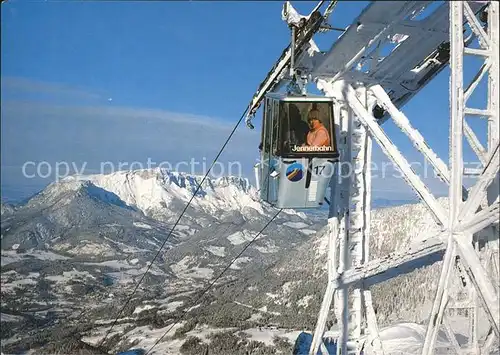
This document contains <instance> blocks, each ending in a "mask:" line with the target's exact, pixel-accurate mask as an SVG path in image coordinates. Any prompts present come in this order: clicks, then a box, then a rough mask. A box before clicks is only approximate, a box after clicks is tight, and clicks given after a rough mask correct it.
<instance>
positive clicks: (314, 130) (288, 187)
mask: <svg viewBox="0 0 500 355" xmlns="http://www.w3.org/2000/svg"><path fill="white" fill-rule="evenodd" d="M263 116H264V119H263V123H262V136H261V138H262V141H261V146H260V147H259V149H260V151H261V160H260V163H259V164H257V166H256V175H257V176H256V178H257V181H259V188H260V197H261V199H262V200H264V201H266V202H268V203H270V204H271V205H273V206H276V207H279V208H317V207H320V206H321V205H322V204H323V201H324V198H325V193H326V189H327V187H328V184H329V182H330V178H331V177H332V175H333V171H334V169H333V167H334V163H335V162H337V161H338V159H339V152H338V150H337V142H336V138H335V117H334V114H333V101H332V99H331V98H328V97H324V96H309V95H308V96H290V95H285V94H277V93H271V94H268V95H266V97H265V101H264V113H263Z"/></svg>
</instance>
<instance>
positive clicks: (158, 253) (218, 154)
mask: <svg viewBox="0 0 500 355" xmlns="http://www.w3.org/2000/svg"><path fill="white" fill-rule="evenodd" d="M247 111H248V108H247V109H245V111H244V112H243V114H242V115H241V117H240V119H239V120H238V122H237V123H236V125H235V126H234V128H233V130H232V131H231V133H230V134H229V136H228V137H227V139H226V141H225V142H224V144H223V145H222V147H221V149H220V150H219V152H218V153H217V155H216V157H215V158H214V160H213V162H212V164H211V165H210V167H209V168H208V170H207V172H206V173H205V176H203V179H202V180H201V182H200V183H199V184H198V186H197V187H196V190H195V191H194V192H193V196H191V198H190V200H189V201H188V203H187V204H186V206H185V207H184V209H183V210H182V212H181V214H180V215H179V217H178V218H177V220H176V221H175V223H174V226H173V227H172V229H171V230H170V232H169V233H168V235H167V237H166V238H165V240H164V241H163V243H162V245H161V247H160V249H159V250H158V252H157V253H156V255H155V256H154V258H153V260H151V262H150V263H149V265H148V267H147V269H146V271H145V272H144V274H142V276H141V278H140V279H139V282H137V284H136V285H135V287H134V290H133V291H132V292H131V293H130V295H129V296H128V297H127V301H126V302H125V303H124V304H123V306H122V308H121V309H120V311H119V312H118V314H117V315H116V317H115V320H114V321H113V324H112V325H111V327H110V328H109V329H108V331H107V332H106V335H105V336H104V338H102V340H101V341H100V342H99V345H98V347H100V346H102V344H103V343H104V341H105V340H106V339H107V337H108V336H109V334H110V333H111V330H113V327H114V326H115V325H116V322H117V321H118V318H120V315H121V314H122V313H123V310H124V309H125V307H127V305H128V304H129V302H130V300H131V299H132V297H133V296H134V294H135V292H136V291H137V289H138V288H139V285H140V284H141V283H142V281H143V280H144V278H145V277H146V275H147V273H148V272H149V270H150V269H151V266H153V263H154V262H155V260H156V259H157V258H158V256H159V255H160V252H161V251H162V249H163V248H164V247H165V244H166V243H167V241H168V240H169V238H170V236H171V235H172V233H173V231H174V229H175V227H177V225H178V224H179V221H180V220H181V218H182V216H184V213H185V212H186V210H187V209H188V207H189V206H190V205H191V202H193V199H194V198H195V197H196V194H197V193H198V191H199V190H200V188H201V186H202V185H203V183H204V182H205V180H206V179H207V177H208V174H210V171H211V170H212V168H213V166H214V164H215V163H216V162H217V160H218V159H219V157H220V155H221V154H222V152H223V151H224V149H225V148H226V146H227V144H228V143H229V141H230V140H231V138H232V136H233V134H234V132H236V129H237V128H238V126H239V125H240V123H241V121H243V118H245V115H246V113H247Z"/></svg>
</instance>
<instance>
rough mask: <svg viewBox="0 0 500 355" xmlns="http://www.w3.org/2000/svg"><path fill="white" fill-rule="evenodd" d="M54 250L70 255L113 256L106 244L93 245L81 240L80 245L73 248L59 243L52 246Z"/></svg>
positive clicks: (110, 248) (113, 253)
mask: <svg viewBox="0 0 500 355" xmlns="http://www.w3.org/2000/svg"><path fill="white" fill-rule="evenodd" d="M54 249H56V250H64V251H66V252H68V253H71V254H76V255H78V254H85V255H99V256H113V255H115V252H114V251H113V248H112V247H111V246H110V245H109V244H106V243H94V242H91V241H89V240H81V241H80V244H79V245H77V246H75V247H73V246H72V245H71V244H66V243H61V244H58V245H55V246H54Z"/></svg>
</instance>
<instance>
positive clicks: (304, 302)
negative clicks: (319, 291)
mask: <svg viewBox="0 0 500 355" xmlns="http://www.w3.org/2000/svg"><path fill="white" fill-rule="evenodd" d="M312 299H313V296H312V295H307V296H304V297H302V298H301V299H300V300H298V301H297V305H298V306H302V307H304V308H307V307H308V306H309V301H311V300H312Z"/></svg>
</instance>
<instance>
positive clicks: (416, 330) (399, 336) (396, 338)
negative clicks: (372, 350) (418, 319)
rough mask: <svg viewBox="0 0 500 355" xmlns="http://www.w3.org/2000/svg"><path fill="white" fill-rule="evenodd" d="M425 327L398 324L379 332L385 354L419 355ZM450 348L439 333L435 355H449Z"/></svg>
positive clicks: (444, 337) (445, 339)
mask: <svg viewBox="0 0 500 355" xmlns="http://www.w3.org/2000/svg"><path fill="white" fill-rule="evenodd" d="M426 328H427V327H426V326H424V325H419V324H415V323H400V324H396V325H393V326H390V327H386V328H382V329H381V330H380V338H381V340H382V345H383V347H384V350H385V352H386V354H391V355H392V354H393V355H403V354H405V355H411V354H415V355H417V354H420V353H421V352H422V346H423V343H424V339H425V331H426ZM450 351H452V350H451V348H450V344H449V342H448V340H447V338H446V336H445V335H444V334H443V333H442V332H440V334H438V339H437V341H436V354H443V355H444V354H449V353H450Z"/></svg>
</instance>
